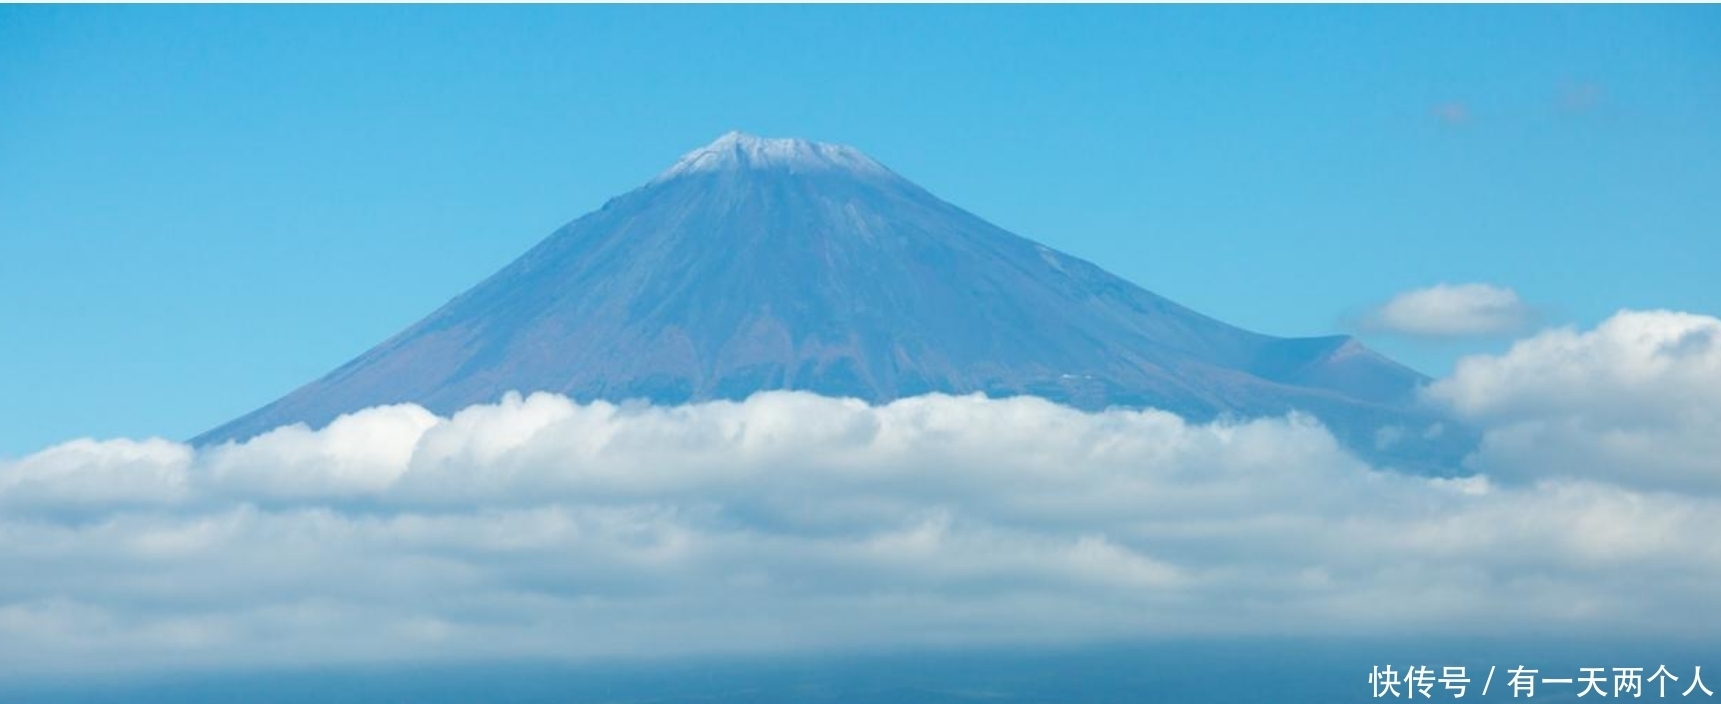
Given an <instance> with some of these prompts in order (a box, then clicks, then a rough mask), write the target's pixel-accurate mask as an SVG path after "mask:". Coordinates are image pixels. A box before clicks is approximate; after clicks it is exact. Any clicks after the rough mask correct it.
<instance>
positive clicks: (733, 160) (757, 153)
mask: <svg viewBox="0 0 1721 704" xmlns="http://www.w3.org/2000/svg"><path fill="white" fill-rule="evenodd" d="M734 169H742V170H746V169H756V170H785V171H790V172H796V173H806V172H814V171H847V172H853V173H871V174H885V173H889V170H888V169H886V168H884V165H883V164H880V163H878V162H877V161H874V160H873V158H872V157H869V156H867V155H866V154H864V153H862V152H861V150H859V149H856V148H854V147H850V146H845V145H841V144H827V143H824V142H814V141H811V140H806V139H799V138H794V137H758V136H754V135H750V134H747V133H745V132H729V133H727V134H724V135H723V136H721V137H718V138H717V141H714V142H712V143H710V144H707V145H705V146H703V147H700V148H698V149H695V150H693V151H691V152H688V153H687V154H685V155H683V156H682V157H681V159H680V160H678V161H676V162H675V164H674V165H673V166H670V167H669V169H667V170H665V171H664V172H663V173H662V174H659V175H658V177H657V179H656V180H658V181H663V180H667V179H671V178H675V177H677V176H687V175H690V174H697V173H708V172H713V171H725V170H734Z"/></svg>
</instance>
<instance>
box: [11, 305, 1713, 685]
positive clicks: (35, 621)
mask: <svg viewBox="0 0 1721 704" xmlns="http://www.w3.org/2000/svg"><path fill="white" fill-rule="evenodd" d="M1717 325H1721V323H1717V321H1715V320H1714V319H1710V318H1702V317H1699V316H1678V315H1675V314H1664V313H1648V314H1626V315H1622V316H1620V317H1618V318H1616V319H1614V320H1613V321H1609V323H1607V324H1605V325H1603V326H1602V327H1601V328H1598V329H1597V330H1595V331H1592V332H1587V333H1576V332H1571V331H1554V332H1549V333H1544V334H1543V335H1540V336H1538V337H1536V338H1532V339H1531V340H1528V341H1525V342H1523V343H1520V345H1519V346H1518V347H1516V348H1514V349H1513V350H1512V351H1511V352H1509V353H1507V354H1505V355H1503V356H1501V357H1498V358H1492V359H1490V358H1477V359H1473V360H1468V361H1466V362H1465V363H1464V364H1462V365H1460V369H1459V371H1458V373H1457V374H1456V375H1455V376H1454V377H1453V378H1452V379H1450V380H1446V381H1442V382H1440V383H1439V384H1437V385H1436V386H1435V387H1434V389H1433V390H1432V391H1430V393H1432V394H1435V395H1436V396H1437V397H1438V398H1439V399H1440V400H1441V401H1442V402H1444V403H1448V404H1451V405H1452V406H1453V407H1454V408H1456V409H1458V410H1459V411H1461V412H1462V413H1463V414H1464V415H1465V416H1466V417H1468V418H1470V419H1472V420H1474V421H1475V422H1478V423H1482V424H1484V425H1485V427H1486V428H1487V433H1488V438H1489V442H1490V443H1492V444H1490V445H1488V446H1486V447H1485V449H1484V452H1483V455H1482V456H1481V457H1480V458H1479V460H1480V461H1481V463H1482V464H1481V466H1482V467H1483V468H1485V469H1487V471H1489V472H1490V475H1488V476H1481V475H1478V476H1471V477H1466V478H1460V479H1429V478H1423V477H1416V476H1409V475H1404V474H1398V473H1392V472H1382V471H1376V470H1373V469H1371V468H1370V467H1368V466H1366V465H1365V464H1363V463H1362V462H1361V461H1359V460H1357V459H1356V458H1355V457H1353V456H1351V455H1350V454H1348V453H1346V452H1345V451H1344V450H1343V449H1342V448H1340V447H1339V446H1338V444H1337V443H1336V442H1335V441H1334V440H1333V438H1332V436H1331V435H1329V434H1328V433H1327V431H1326V430H1325V429H1323V428H1322V427H1321V426H1320V425H1319V424H1317V423H1315V422H1313V421H1311V420H1310V419H1308V418H1305V417H1302V416H1295V415H1293V416H1290V417H1285V418H1276V419H1263V420H1256V421H1251V422H1245V423H1223V422H1222V423H1215V424H1191V423H1188V422H1186V421H1184V420H1183V419H1181V418H1179V417H1177V416H1175V415H1172V414H1168V413H1163V412H1159V411H1140V412H1134V411H1110V412H1104V413H1083V412H1079V411H1075V410H1072V409H1068V408H1064V407H1060V406H1056V405H1053V404H1051V403H1048V402H1045V401H1041V400H1037V399H1032V398H1014V399H1007V400H987V399H983V398H979V397H947V396H926V397H919V398H912V399H906V400H902V401H899V402H896V403H892V404H889V405H886V406H880V407H869V406H867V405H865V404H862V403H860V402H856V401H852V400H838V399H829V398H821V397H817V396H812V395H808V394H802V393H768V394H761V395H758V396H755V397H753V398H751V399H749V400H747V401H745V402H739V403H730V402H719V403H707V404H698V405H689V406H679V407H669V408H663V407H657V408H651V407H644V408H635V407H626V408H624V407H617V406H613V405H610V404H604V403H594V404H576V403H573V402H570V401H569V400H567V399H565V398H561V397H557V396H551V395H542V394H540V395H533V396H530V397H527V398H520V397H517V396H514V397H509V398H507V399H504V400H503V401H502V402H500V403H498V404H493V405H486V406H476V407H473V408H468V409H466V410H465V411H462V412H460V413H458V414H456V415H455V416H454V417H452V418H438V417H435V416H433V415H431V414H428V413H426V412H424V411H422V410H421V409H418V408H416V407H412V406H393V407H383V408H374V409H369V410H366V411H363V412H360V413H357V414H354V415H351V416H348V417H345V418H343V419H341V420H340V421H337V422H336V423H335V424H334V425H332V426H330V427H329V428H326V429H322V430H316V431H312V430H309V429H305V428H285V429H280V430H277V431H275V432H274V433H272V434H269V435H266V436H263V437H261V438H258V439H256V440H253V441H252V442H250V443H246V444H242V445H228V446H223V447H215V448H206V449H203V450H196V451H194V450H192V449H190V448H186V447H184V446H181V445H177V444H174V443H169V442H165V441H159V440H151V441H144V442H134V441H127V440H116V441H105V442H94V441H78V442H74V443H68V444H66V445H62V446H59V447H55V448H50V449H48V450H45V451H43V452H41V453H38V454H36V455H32V456H30V457H26V458H23V459H21V460H17V461H11V462H0V672H5V671H11V672H21V671H31V672H39V671H42V670H47V669H66V670H111V669H121V668H128V667H138V668H151V667H161V666H167V665H173V666H189V665H214V666H220V665H247V664H258V663H268V664H271V665H284V664H310V663H328V662H343V663H350V662H357V661H366V660H378V659H383V660H388V659H436V658H475V657H570V658H573V657H582V656H593V655H628V654H653V655H662V654H671V653H690V652H700V653H720V652H738V651H803V650H807V649H830V648H849V647H873V646H903V645H912V644H968V643H985V644H994V643H1047V642H1062V641H1078V640H1087V639H1101V638H1120V637H1123V638H1128V637H1145V636H1165V635H1174V634H1203V635H1211V634H1249V633H1254V634H1260V633H1286V632H1295V633H1305V634H1319V633H1378V632H1381V631H1383V630H1386V629H1391V630H1392V632H1395V633H1426V634H1436V633H1459V634H1471V635H1473V634H1477V633H1482V632H1487V633H1502V632H1509V631H1510V629H1513V628H1520V627H1525V628H1534V629H1536V630H1537V632H1541V633H1547V632H1559V631H1562V630H1567V631H1572V632H1576V631H1578V630H1580V629H1592V628H1601V629H1609V630H1608V632H1625V633H1648V634H1656V633H1683V632H1685V631H1682V630H1681V629H1698V628H1701V626H1702V624H1705V623H1713V622H1714V619H1716V618H1721V603H1717V601H1716V600H1715V599H1714V597H1713V593H1712V592H1713V590H1712V585H1713V584H1714V580H1716V579H1717V578H1721V546H1717V545H1716V544H1715V543H1714V541H1713V540H1711V539H1710V537H1709V536H1713V535H1716V534H1718V533H1721V496H1717V495H1715V494H1712V493H1710V492H1696V493H1690V494H1679V493H1674V492H1670V491H1666V490H1663V489H1661V488H1659V486H1658V485H1645V484H1642V483H1640V482H1639V481H1638V478H1637V477H1636V475H1634V474H1632V471H1633V470H1634V468H1637V467H1640V466H1643V463H1646V462H1647V463H1654V462H1656V461H1658V460H1657V459H1656V458H1657V457H1661V455H1657V454H1655V453H1656V452H1663V451H1666V448H1663V447H1659V446H1660V445H1669V444H1670V445H1676V446H1680V443H1701V442H1704V440H1703V439H1702V438H1700V437H1698V435H1697V434H1696V433H1697V431H1698V430H1699V429H1700V428H1701V427H1702V423H1703V422H1704V419H1705V418H1713V417H1714V414H1715V413H1717V410H1718V407H1721V394H1716V393H1712V392H1713V391H1714V390H1715V389H1716V388H1717V387H1716V386H1714V384H1715V383H1716V379H1717V378H1721V376H1718V375H1717V373H1716V372H1717V366H1716V363H1715V360H1714V357H1713V355H1714V354H1715V343H1714V342H1713V340H1714V339H1715V333H1713V332H1705V331H1713V330H1715V329H1716V326H1717ZM1703 414H1708V415H1703ZM1567 417H1576V418H1578V419H1579V420H1578V426H1579V427H1580V428H1581V429H1584V430H1595V429H1597V428H1600V429H1602V430H1603V431H1604V432H1602V433H1601V435H1606V434H1607V431H1609V430H1610V429H1612V428H1615V427H1618V426H1619V425H1620V424H1629V423H1636V424H1637V425H1636V426H1631V427H1638V428H1640V429H1641V430H1642V431H1643V432H1650V433H1659V434H1660V435H1655V436H1654V437H1655V438H1656V439H1657V440H1658V442H1656V443H1646V444H1642V445H1636V446H1633V445H1618V446H1617V449H1619V452H1617V453H1615V454H1605V453H1594V456H1592V457H1589V458H1588V461H1589V462H1590V464H1588V465H1585V466H1583V467H1579V468H1576V469H1574V468H1572V467H1568V466H1566V465H1563V464H1561V463H1559V462H1549V461H1544V459H1537V460H1535V461H1524V462H1522V463H1521V464H1517V465H1513V467H1512V469H1511V470H1510V471H1505V470H1502V472H1501V476H1500V477H1499V478H1498V479H1499V480H1498V481H1496V477H1494V476H1493V475H1492V472H1493V471H1494V469H1493V467H1494V466H1495V465H1494V464H1493V463H1495V462H1499V461H1502V460H1500V459H1499V458H1500V457H1502V456H1503V455H1500V454H1499V452H1501V449H1500V448H1502V447H1507V446H1506V445H1501V444H1500V443H1502V442H1503V440H1502V439H1501V438H1507V439H1510V438H1513V437H1515V436H1514V435H1512V433H1516V432H1521V431H1518V430H1514V429H1515V428H1519V427H1523V426H1524V425H1525V424H1530V427H1536V428H1547V427H1556V426H1558V425H1559V423H1558V422H1555V421H1558V420H1559V419H1562V418H1567ZM1549 419H1553V420H1549ZM1537 424H1541V425H1537ZM1708 427H1714V425H1713V424H1712V423H1711V424H1710V425H1709V426H1708ZM1497 433H1506V435H1498V434H1497ZM1598 437H1600V436H1598ZM1598 442H1602V441H1601V440H1597V439H1595V438H1586V437H1584V436H1583V435H1582V434H1581V433H1566V432H1561V433H1554V434H1551V435H1545V436H1542V437H1540V438H1537V439H1536V441H1535V442H1534V443H1532V444H1533V445H1536V446H1543V449H1545V450H1547V451H1549V452H1553V451H1554V450H1552V449H1548V446H1557V445H1562V444H1563V445H1566V446H1568V447H1569V448H1571V449H1569V450H1567V451H1568V452H1571V453H1589V452H1591V450H1592V448H1593V446H1594V445H1593V443H1598ZM1585 443H1592V444H1588V445H1586V444H1585ZM1650 445H1656V446H1657V447H1650ZM1680 447H1683V449H1680V450H1678V452H1683V453H1690V452H1693V451H1695V450H1700V449H1701V448H1702V447H1704V446H1702V445H1700V444H1699V445H1690V446H1680ZM1490 453H1494V454H1490ZM1634 453H1637V454H1634ZM1676 454H1677V453H1676ZM1689 456H1690V457H1691V458H1693V460H1692V461H1695V462H1697V463H1698V464H1697V465H1693V467H1691V468H1694V469H1704V468H1707V469H1709V470H1711V471H1713V469H1714V468H1715V466H1716V465H1715V460H1713V459H1708V460H1703V459H1701V457H1699V456H1698V455H1694V454H1693V455H1689ZM1716 456H1717V455H1715V454H1710V455H1708V457H1709V458H1713V457H1716ZM1505 457H1514V456H1512V455H1505ZM1669 466H1675V465H1669ZM1604 470H1605V471H1604Z"/></svg>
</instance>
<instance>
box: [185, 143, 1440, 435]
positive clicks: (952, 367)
mask: <svg viewBox="0 0 1721 704" xmlns="http://www.w3.org/2000/svg"><path fill="white" fill-rule="evenodd" d="M1426 381H1427V378H1426V377H1424V376H1422V375H1421V374H1420V373H1417V372H1415V371H1414V370H1411V369H1409V368H1407V367H1404V366H1402V365H1399V364H1398V363H1396V362H1393V361H1392V360H1390V359H1388V358H1386V357H1384V356H1382V355H1379V354H1378V353H1375V352H1373V351H1372V350H1369V349H1368V348H1367V347H1365V346H1363V345H1362V344H1361V343H1360V342H1358V341H1356V340H1355V339H1354V338H1351V337H1349V336H1343V335H1336V336H1321V337H1310V338H1278V337H1273V336H1268V335H1262V334H1259V333H1254V332H1251V331H1248V330H1244V329H1242V328H1238V327H1235V326H1231V325H1229V324H1226V323H1224V322H1222V321H1219V320H1216V319H1214V318H1211V317H1208V316H1206V315H1203V314H1201V313H1199V312H1196V311H1194V310H1191V309H1189V308H1186V307H1184V306H1182V305H1180V304H1177V303H1175V302H1173V301H1170V300H1169V299H1166V298H1163V297H1161V296H1158V295H1157V294H1154V293H1152V292H1150V291H1148V290H1146V289H1144V288H1142V287H1140V286H1137V285H1136V284H1134V283H1131V282H1129V281H1126V280H1123V279H1121V278H1118V277H1116V276H1114V275H1112V274H1110V273H1108V272H1106V271H1105V270H1104V269H1102V268H1100V267H1099V266H1097V265H1095V264H1093V263H1091V262H1088V261H1086V260H1083V259H1080V258H1077V257H1073V256H1070V255H1068V254H1064V253H1062V252H1059V251H1057V250H1055V249H1053V248H1051V247H1047V246H1046V245H1043V244H1040V243H1038V242H1035V241H1033V240H1029V239H1027V238H1024V237H1021V236H1018V235H1015V234H1013V233H1010V232H1008V231H1006V230H1003V229H1002V228H999V227H997V226H995V225H992V224H991V223H989V222H987V221H985V220H984V219H982V218H980V217H979V216H977V215H974V214H972V213H969V212H968V211H966V210H963V209H962V208H960V207H958V206H955V205H953V204H950V203H948V202H946V201H943V200H942V199H939V198H937V197H936V196H935V195H933V194H931V193H930V192H928V191H926V190H925V189H923V188H921V187H920V186H918V185H916V184H914V183H912V182H910V181H909V180H907V179H906V178H903V177H901V176H900V175H898V174H896V173H895V172H894V171H891V170H890V169H889V168H887V167H885V166H884V165H883V164H881V163H879V162H877V161H876V160H873V159H872V158H871V157H868V156H866V155H865V154H864V153H863V152H861V151H860V150H858V149H855V148H853V147H846V146H841V145H830V144H823V143H818V142H810V141H807V140H799V139H768V138H759V137H754V136H752V135H747V134H743V133H739V132H731V133H728V134H725V135H723V136H722V137H719V138H718V139H717V140H716V141H714V142H713V143H711V144H709V145H706V146H704V147H701V148H699V149H695V150H693V151H691V152H688V153H687V154H686V155H684V156H683V157H682V158H681V159H679V160H678V161H677V162H676V163H675V164H673V165H671V166H670V167H669V168H668V169H666V170H665V171H663V172H662V173H660V174H658V175H657V176H656V177H654V178H653V179H652V180H651V181H649V182H647V183H646V184H644V185H642V186H640V187H638V188H636V189H634V190H632V191H629V192H627V193H624V194H622V195H620V196H617V197H615V198H612V199H610V200H609V201H607V202H606V203H605V204H604V205H603V206H602V207H600V208H599V209H598V210H596V211H593V212H591V213H588V214H586V215H584V216H581V217H579V218H577V219H575V220H573V221H572V222H570V223H568V224H567V225H565V226H563V227H562V228H559V229H558V230H557V231H556V232H555V233H553V234H551V235H550V236H549V237H547V238H546V239H544V240H543V241H542V242H540V243H539V244H538V245H536V246H534V247H533V248H531V249H530V250H528V251H527V252H526V253H525V254H523V255H522V256H521V257H519V258H518V259H516V260H515V261H514V262H512V263H510V264H509V265H507V266H506V267H504V268H503V269H501V270H500V271H498V272H496V273H495V274H493V275H492V276H490V277H489V278H487V279H485V280H484V281H482V282H480V283H479V284H477V285H476V286H474V287H473V288H471V289H469V290H468V291H466V292H464V293H462V294H460V295H459V296H456V297H455V298H453V299H451V300H450V301H449V302H448V303H447V304H445V305H443V306H442V307H441V308H439V309H437V310H436V311H434V312H433V313H431V314H430V315H429V316H427V317H425V318H424V319H422V320H420V321H419V322H418V323H415V324H414V325H412V326H410V327H409V328H407V329H406V330H404V331H402V332H401V333H400V334H398V335H396V336H394V337H392V338H390V339H388V340H386V341H384V342H383V343H381V344H379V345H378V346H377V347H375V348H373V349H371V350H370V351H367V352H366V353H364V354H363V355H360V356H359V357H358V358H355V359H354V360H352V361H351V362H349V363H347V364H345V365H342V366H341V367H339V368H337V369H336V370H334V371H333V372H331V373H330V374H328V375H326V376H324V377H323V378H321V379H318V380H316V381H313V382H311V383H309V384H307V385H305V386H303V387H301V388H300V389H298V390H295V391H294V392H292V393H290V394H288V395H287V396H285V397H283V398H282V399H280V400H278V401H276V402H274V403H271V404H269V405H267V406H264V407H263V408H261V409H259V410H258V411H255V412H253V413H251V414H248V415H246V416H242V417H241V418H239V419H236V420H234V421H232V422H230V423H228V424H226V425H223V426H221V427H219V428H216V429H214V430H211V431H210V432H208V433H205V434H203V435H201V436H199V437H197V438H195V439H194V440H193V442H195V443H197V444H207V443H211V442H221V441H225V440H236V439H243V438H246V437H250V436H253V435H255V434H257V433H260V432H264V431H266V430H268V429H271V428H273V427H276V426H279V425H283V424H287V423H292V422H304V423H307V424H310V425H313V426H315V425H321V424H325V423H327V422H329V421H330V420H332V419H333V418H334V417H336V416H338V415H340V414H341V413H345V412H351V411H353V410H358V409H359V408H364V407H367V406H371V405H379V404H383V403H399V402H413V403H419V404H421V405H424V406H425V407H427V408H429V409H431V410H432V411H435V412H438V413H444V414H446V413H451V412H453V411H455V410H458V409H459V408H461V407H464V406H466V405H471V404H473V403H480V402H489V401H493V400H494V399H495V398H497V397H499V396H500V395H501V394H502V393H503V392H506V391H510V390H513V391H521V392H528V393H529V392H532V391H552V392H557V393H563V394H566V395H568V396H570V397H572V398H575V399H577V400H594V399H605V400H612V401H622V400H628V399H635V398H643V399H646V400H649V401H652V402H655V403H682V402H689V401H700V400H708V399H717V398H741V397H745V396H746V395H748V394H751V393H753V392H756V391H762V390H771V389H804V390H808V391H813V392H816V393H822V394H826V395H842V396H854V397H857V398H861V399H863V400H866V401H869V402H875V403H876V402H886V401H889V400H892V399H894V398H901V397H903V396H911V395H917V394H921V393H928V392H946V393H958V394H960V393H973V392H981V393H986V394H989V395H998V396H1008V395H1015V394H1031V395H1036V396H1042V397H1046V398H1048V399H1051V400H1054V401H1057V402H1060V403H1066V404H1068V405H1072V406H1075V407H1078V408H1084V409H1089V410H1096V409H1100V408H1105V407H1109V406H1130V407H1141V406H1154V407H1158V408H1163V409H1165V410H1171V411H1174V412H1177V413H1180V414H1182V415H1185V416H1186V417H1190V418H1192V419H1197V420H1201V419H1210V418H1215V417H1219V416H1224V415H1234V416H1244V417H1249V416H1261V415H1279V414H1282V413H1285V412H1289V411H1292V410H1302V411H1306V412H1309V413H1312V414H1314V415H1315V416H1317V417H1319V418H1321V419H1322V421H1323V422H1326V423H1327V424H1328V425H1329V426H1331V427H1333V428H1334V429H1335V432H1336V433H1337V434H1338V435H1340V436H1341V437H1343V438H1344V439H1345V440H1346V441H1347V443H1349V444H1351V445H1353V446H1354V447H1357V448H1359V449H1361V450H1364V451H1369V448H1370V447H1371V443H1373V442H1374V441H1373V438H1375V437H1376V436H1377V435H1378V434H1379V429H1380V428H1382V427H1387V426H1391V425H1397V426H1417V427H1419V428H1420V427H1423V426H1430V425H1431V424H1436V423H1439V422H1441V421H1440V419H1438V418H1437V417H1434V416H1432V415H1431V414H1429V413H1428V412H1427V411H1426V410H1424V409H1420V408H1419V407H1417V405H1416V403H1415V392H1416V389H1417V388H1418V387H1419V386H1420V385H1421V384H1423V383H1425V382H1426Z"/></svg>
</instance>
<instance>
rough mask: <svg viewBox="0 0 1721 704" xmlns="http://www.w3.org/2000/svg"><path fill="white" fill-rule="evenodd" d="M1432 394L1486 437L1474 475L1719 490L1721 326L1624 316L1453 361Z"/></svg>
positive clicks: (1692, 319) (1651, 315)
mask: <svg viewBox="0 0 1721 704" xmlns="http://www.w3.org/2000/svg"><path fill="white" fill-rule="evenodd" d="M1429 394H1430V396H1432V397H1433V398H1435V399H1437V400H1438V401H1441V402H1443V403H1446V404H1448V405H1449V406H1450V407H1451V408H1453V409H1454V410H1455V411H1457V412H1458V413H1459V414H1460V415H1461V416H1462V417H1464V418H1466V419H1468V420H1470V421H1472V422H1474V423H1476V424H1478V425H1480V426H1481V427H1483V428H1485V429H1486V436H1485V438H1484V441H1483V447H1482V450H1481V452H1479V453H1478V455H1477V456H1476V457H1474V458H1472V466H1473V467H1475V468H1476V469H1478V470H1480V471H1484V472H1487V473H1489V474H1492V475H1495V476H1499V477H1502V478H1506V477H1514V478H1536V477H1543V476H1549V475H1568V476H1582V477H1592V478H1597V479H1605V480H1608V481H1614V482H1619V483H1621V484H1627V485H1632V486H1642V487H1648V488H1668V489H1681V490H1707V491H1714V490H1721V320H1716V319H1715V318H1711V317H1708V316H1702V315H1692V314H1689V313H1673V312H1667V311H1652V312H1623V313H1620V314H1618V315H1615V316H1614V317H1613V318H1610V319H1608V320H1607V321H1606V322H1604V323H1602V324H1601V325H1599V326H1597V327H1596V328H1595V329H1594V330H1589V331H1584V332H1579V331H1576V330H1572V329H1560V330H1552V331H1548V332H1544V333H1542V334H1540V335H1537V336H1535V337H1532V338H1529V339H1527V340H1523V341H1520V342H1518V343H1517V344H1515V345H1513V346H1512V348H1511V350H1509V351H1508V352H1506V353H1505V354H1504V355H1501V356H1498V357H1489V356H1481V357H1470V358H1467V359H1464V360H1461V361H1460V362H1459V364H1458V367H1457V369H1456V370H1455V371H1454V372H1453V374H1452V376H1451V377H1450V378H1448V379H1443V380H1440V381H1438V382H1436V383H1435V384H1434V385H1433V386H1432V387H1431V388H1430V389H1429Z"/></svg>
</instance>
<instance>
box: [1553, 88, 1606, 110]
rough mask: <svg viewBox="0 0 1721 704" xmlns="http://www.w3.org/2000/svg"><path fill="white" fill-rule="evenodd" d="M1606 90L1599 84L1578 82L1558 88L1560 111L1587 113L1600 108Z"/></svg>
mask: <svg viewBox="0 0 1721 704" xmlns="http://www.w3.org/2000/svg"><path fill="white" fill-rule="evenodd" d="M1606 97H1607V89H1606V88H1605V87H1604V86H1602V84H1600V83H1595V82H1591V81H1578V82H1573V83H1567V84H1565V85H1562V86H1560V100H1559V102H1560V109H1561V110H1564V111H1566V112H1570V113H1578V112H1589V111H1590V110H1594V109H1595V108H1596V107H1597V106H1600V105H1601V103H1602V101H1603V100H1604V99H1606Z"/></svg>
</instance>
